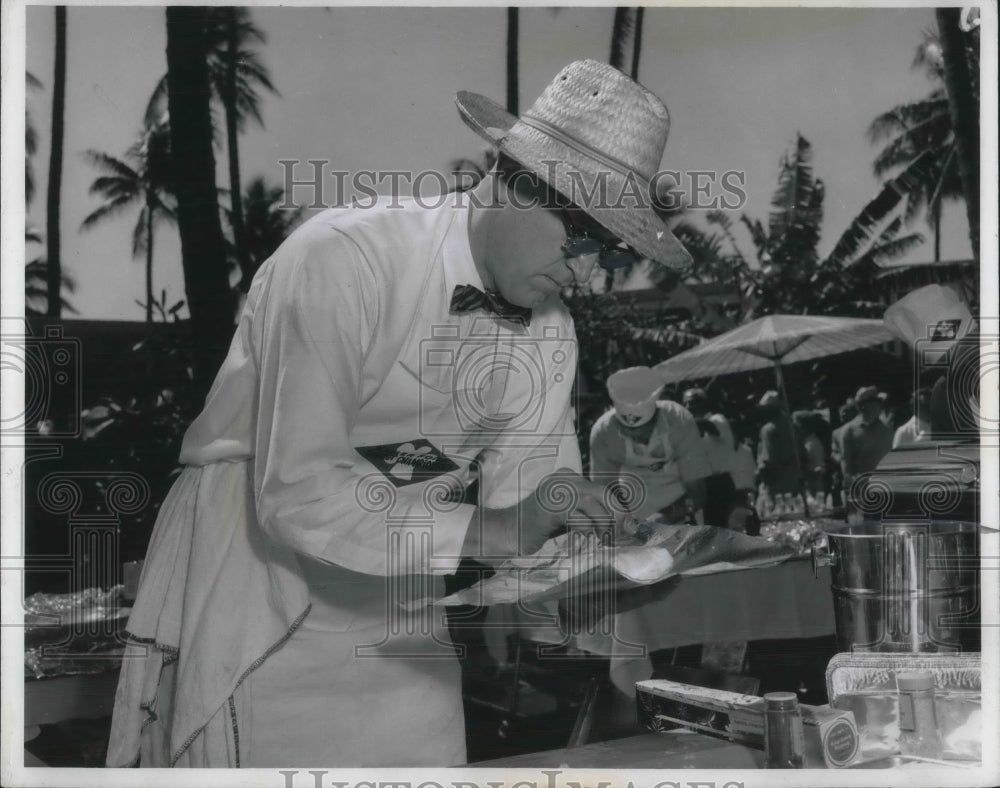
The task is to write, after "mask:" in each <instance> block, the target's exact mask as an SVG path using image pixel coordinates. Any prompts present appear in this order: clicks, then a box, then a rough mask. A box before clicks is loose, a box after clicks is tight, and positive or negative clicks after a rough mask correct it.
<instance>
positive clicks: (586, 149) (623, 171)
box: [520, 113, 649, 183]
mask: <svg viewBox="0 0 1000 788" xmlns="http://www.w3.org/2000/svg"><path fill="white" fill-rule="evenodd" d="M520 122H521V123H523V124H524V125H525V126H529V127H531V128H533V129H534V130H535V131H540V132H541V133H542V134H546V135H548V136H549V137H552V139H554V140H556V141H557V142H561V143H562V144H563V145H565V146H566V147H567V148H570V149H572V150H574V151H576V152H577V153H579V154H580V155H582V156H585V157H587V158H589V159H593V160H594V161H596V162H598V163H600V164H603V165H604V166H605V167H607V168H608V169H609V170H614V171H615V172H617V173H618V174H619V175H621V176H622V177H624V178H628V177H630V176H631V177H636V178H638V179H639V180H640V181H642V182H643V183H649V179H648V178H647V177H646V176H645V174H644V173H639V172H636V171H635V170H634V169H632V167H630V166H629V165H628V164H626V163H625V162H623V161H622V160H621V159H617V158H615V157H614V156H611V155H610V154H607V153H604V152H603V151H599V150H597V149H595V148H592V147H590V146H589V145H587V144H586V143H584V142H581V141H580V140H579V139H577V138H576V137H574V136H573V135H572V134H569V133H567V132H566V131H564V130H563V129H560V128H559V127H557V126H553V125H552V124H551V123H549V122H547V121H544V120H542V119H541V118H537V117H534V116H533V115H530V114H528V113H525V114H524V115H522V116H521V118H520Z"/></svg>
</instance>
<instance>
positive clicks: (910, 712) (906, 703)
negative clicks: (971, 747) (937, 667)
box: [896, 670, 944, 758]
mask: <svg viewBox="0 0 1000 788" xmlns="http://www.w3.org/2000/svg"><path fill="white" fill-rule="evenodd" d="M896 689H897V690H898V691H899V751H900V753H901V754H903V755H917V756H920V757H922V758H940V757H941V756H942V753H943V750H944V747H943V745H942V744H941V733H940V732H939V731H938V723H937V711H936V709H935V707H934V674H933V673H931V672H930V671H926V670H921V671H912V672H909V673H897V674H896Z"/></svg>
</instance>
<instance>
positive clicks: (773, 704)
mask: <svg viewBox="0 0 1000 788" xmlns="http://www.w3.org/2000/svg"><path fill="white" fill-rule="evenodd" d="M764 743H765V745H766V748H767V768H768V769H801V768H802V764H803V755H804V753H805V742H804V740H803V736H802V712H801V711H800V710H799V699H798V696H796V694H795V693H794V692H769V693H767V694H766V695H765V696H764Z"/></svg>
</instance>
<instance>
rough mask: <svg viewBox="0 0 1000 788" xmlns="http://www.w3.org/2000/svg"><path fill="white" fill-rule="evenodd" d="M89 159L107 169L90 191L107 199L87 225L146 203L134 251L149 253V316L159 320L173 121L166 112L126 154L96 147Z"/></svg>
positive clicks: (149, 319) (171, 213) (170, 213)
mask: <svg viewBox="0 0 1000 788" xmlns="http://www.w3.org/2000/svg"><path fill="white" fill-rule="evenodd" d="M84 155H85V157H86V158H87V160H88V161H89V162H90V163H91V164H92V165H93V166H94V167H96V168H97V169H98V170H100V171H101V172H102V173H103V174H102V175H101V176H99V177H98V178H97V179H95V180H94V182H93V183H92V184H91V185H90V193H91V194H98V195H100V196H101V197H102V198H103V200H104V202H103V203H102V204H101V206H100V207H98V208H97V209H96V210H95V211H93V212H92V213H91V214H89V215H88V216H87V217H86V218H85V219H84V220H83V224H82V225H81V229H83V230H87V229H90V228H91V227H94V226H95V225H97V224H99V223H100V222H102V221H103V220H105V219H107V218H109V217H111V216H116V215H117V214H119V213H121V212H122V211H124V210H126V209H128V208H131V207H132V206H134V205H136V204H140V205H141V206H142V207H141V209H140V211H139V218H138V220H137V221H136V224H135V229H134V230H133V231H132V256H133V257H138V256H139V255H140V254H142V253H143V252H145V254H146V303H145V307H146V322H147V323H152V322H153V305H154V299H153V228H154V227H155V225H156V224H158V223H159V222H160V220H162V219H167V220H169V221H171V222H173V221H174V220H175V214H174V205H173V203H174V199H173V196H172V194H171V186H170V178H171V171H172V170H171V168H172V163H171V157H170V127H169V123H168V122H167V120H166V118H163V119H161V121H160V122H158V123H156V124H154V125H152V126H149V127H147V128H145V129H144V130H143V132H142V134H141V135H140V136H139V139H138V140H137V141H136V142H135V143H134V144H133V145H132V146H131V147H130V148H129V149H128V151H127V152H126V153H125V157H124V158H123V159H119V158H116V157H114V156H111V155H110V154H107V153H102V152H100V151H96V150H88V151H86V152H85V154H84Z"/></svg>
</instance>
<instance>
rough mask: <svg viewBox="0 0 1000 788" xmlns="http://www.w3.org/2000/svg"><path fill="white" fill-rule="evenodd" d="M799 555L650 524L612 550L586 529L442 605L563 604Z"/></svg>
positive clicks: (744, 539) (757, 541)
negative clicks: (571, 598)
mask: <svg viewBox="0 0 1000 788" xmlns="http://www.w3.org/2000/svg"><path fill="white" fill-rule="evenodd" d="M796 554H797V551H796V550H794V549H793V548H791V547H787V546H785V545H781V544H777V543H775V542H772V541H768V540H766V539H761V538H759V537H751V536H746V535H744V534H741V533H738V532H736V531H730V530H727V529H725V528H716V527H714V526H710V525H666V524H663V523H651V522H650V521H645V522H643V523H642V524H641V528H640V529H639V530H638V531H637V532H636V534H635V535H633V536H627V537H620V538H619V539H618V540H617V541H616V543H615V544H614V545H609V544H607V543H603V542H601V541H600V540H598V539H596V538H588V537H587V536H585V532H576V533H569V534H562V535H560V536H557V537H555V538H553V539H550V540H549V541H547V542H546V543H545V544H544V545H543V546H542V548H541V549H540V550H539V551H538V552H537V553H534V554H532V555H529V556H523V557H519V558H514V559H511V560H509V561H507V562H505V563H504V564H503V565H502V566H500V567H499V568H498V569H497V572H496V574H495V575H493V576H492V577H489V578H487V579H485V580H482V581H480V582H478V583H476V584H475V585H473V586H471V587H469V588H467V589H464V590H462V591H459V592H457V593H455V594H452V595H451V596H449V597H447V598H445V599H443V600H441V601H440V602H439V603H438V604H442V605H493V604H501V603H510V602H517V601H522V602H526V601H531V602H535V601H545V600H553V599H561V598H564V597H566V596H573V595H577V594H581V593H586V594H598V595H599V594H601V593H603V592H606V591H615V590H622V589H627V588H636V587H639V586H644V585H651V584H653V583H658V582H661V581H663V580H667V579H668V578H671V577H678V576H684V575H700V574H712V573H715V572H727V571H732V570H737V569H749V568H752V567H758V566H772V565H774V564H779V563H781V562H783V561H785V560H787V559H789V558H793V557H795V556H796Z"/></svg>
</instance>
